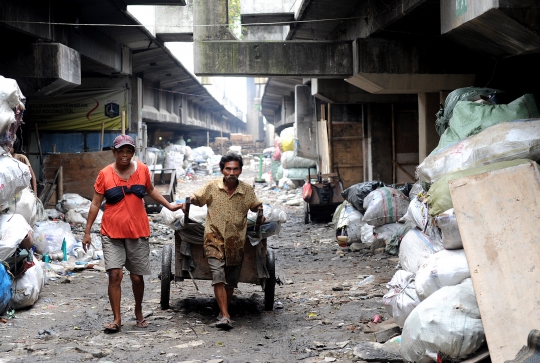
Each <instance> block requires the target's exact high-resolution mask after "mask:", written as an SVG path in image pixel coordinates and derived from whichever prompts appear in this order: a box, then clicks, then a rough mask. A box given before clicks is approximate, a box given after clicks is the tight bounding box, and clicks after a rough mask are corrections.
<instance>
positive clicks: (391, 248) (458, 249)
mask: <svg viewBox="0 0 540 363" xmlns="http://www.w3.org/2000/svg"><path fill="white" fill-rule="evenodd" d="M501 94H502V92H501V91H499V90H492V89H477V88H472V87H467V88H465V89H459V90H456V91H454V92H452V93H450V95H449V96H448V97H447V100H446V103H445V106H444V108H442V109H441V111H439V113H438V114H437V116H438V119H437V131H438V132H439V134H440V135H442V136H441V140H440V143H439V145H438V147H437V148H436V149H435V150H434V151H433V152H432V153H431V154H430V155H429V156H428V157H426V158H425V160H423V161H422V162H421V163H420V165H419V166H418V168H417V171H416V178H417V182H416V183H415V184H414V185H413V186H412V188H410V190H409V191H408V192H407V191H400V190H397V189H396V188H395V187H389V186H386V185H384V183H382V182H380V181H370V182H366V183H360V184H356V185H354V186H352V187H350V188H348V189H347V190H345V191H344V192H343V197H344V198H345V199H346V201H345V202H344V203H343V204H342V205H341V206H339V207H338V208H337V210H336V212H335V215H334V224H335V228H336V239H337V241H338V243H340V244H341V245H344V244H345V245H350V244H352V243H359V242H362V243H373V242H375V241H377V240H379V241H380V242H381V240H382V241H383V242H384V243H381V245H382V246H384V248H385V252H386V253H389V254H392V255H397V256H398V257H399V265H398V266H399V270H398V271H397V272H396V273H395V275H394V277H393V278H392V280H391V281H390V282H389V283H388V284H387V288H388V292H387V293H386V294H385V295H384V297H383V305H384V306H385V308H386V310H387V312H388V313H389V315H391V316H392V317H393V318H394V320H395V322H396V324H398V325H399V326H400V327H402V328H403V330H402V335H401V348H400V353H401V355H402V357H403V359H404V360H405V361H407V362H420V361H422V362H425V361H439V360H440V359H442V358H441V357H444V358H445V359H451V360H461V359H464V358H465V357H467V356H469V355H471V354H473V353H474V352H476V351H477V350H478V349H479V348H480V347H481V346H482V345H484V344H485V340H486V339H485V334H484V329H483V326H482V320H481V317H480V313H479V309H478V304H477V302H476V296H475V292H474V289H473V285H472V280H471V273H470V270H469V266H468V264H467V258H466V255H465V250H464V249H463V243H462V240H461V235H460V231H459V225H458V220H457V218H456V215H455V214H454V210H453V204H452V198H451V195H450V191H449V187H448V182H449V181H451V180H454V179H457V178H461V177H464V176H468V175H475V174H480V173H484V172H487V171H492V170H498V169H503V168H507V167H510V166H515V165H520V164H524V163H528V162H530V161H531V160H533V161H536V162H537V161H539V160H540V151H539V150H540V148H539V146H540V118H538V117H540V113H539V110H538V105H537V104H536V102H535V99H534V97H533V95H524V96H522V97H520V98H518V99H516V100H514V101H513V102H510V103H508V104H496V103H495V101H496V100H498V99H499V100H500V99H501V98H502V97H501ZM480 96H482V97H480ZM475 101H476V102H475ZM381 227H386V228H387V229H388V230H390V232H388V231H387V233H386V234H384V233H381ZM392 231H393V232H392Z"/></svg>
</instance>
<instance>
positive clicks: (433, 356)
mask: <svg viewBox="0 0 540 363" xmlns="http://www.w3.org/2000/svg"><path fill="white" fill-rule="evenodd" d="M484 342H485V334H484V327H483V326H482V320H481V319H480V312H479V310H478V304H477V302H476V297H475V295H474V289H473V286H472V281H471V279H466V280H464V281H463V282H462V283H461V284H459V285H456V286H446V287H443V288H441V289H440V290H438V291H436V292H435V293H434V294H433V295H431V296H430V297H428V298H427V299H426V300H424V301H422V302H421V303H420V305H418V306H417V307H416V308H415V309H414V310H413V311H412V312H411V314H410V315H409V317H408V318H407V320H406V321H405V326H404V327H403V332H402V334H401V348H400V353H401V356H402V357H403V360H404V361H406V362H429V361H434V362H437V355H442V356H445V357H446V358H448V359H450V360H458V361H459V360H461V359H463V358H465V357H466V356H468V355H470V354H472V353H474V352H475V351H477V350H478V348H480V347H481V346H482V345H483V344H484Z"/></svg>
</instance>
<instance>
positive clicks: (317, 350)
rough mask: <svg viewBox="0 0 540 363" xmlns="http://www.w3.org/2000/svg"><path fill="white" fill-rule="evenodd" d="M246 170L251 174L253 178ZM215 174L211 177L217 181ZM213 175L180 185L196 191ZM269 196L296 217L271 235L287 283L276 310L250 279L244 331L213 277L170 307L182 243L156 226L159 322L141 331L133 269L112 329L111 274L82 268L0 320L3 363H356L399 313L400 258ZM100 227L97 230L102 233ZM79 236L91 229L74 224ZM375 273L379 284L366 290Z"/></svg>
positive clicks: (237, 301)
mask: <svg viewBox="0 0 540 363" xmlns="http://www.w3.org/2000/svg"><path fill="white" fill-rule="evenodd" d="M246 174H248V173H246V172H244V175H243V176H245V175H246ZM208 178H210V177H208ZM208 178H204V177H203V178H201V179H199V180H196V181H190V182H185V181H183V182H181V183H179V195H181V196H185V195H188V194H189V193H190V192H191V191H192V190H195V189H197V188H198V187H200V186H201V185H202V184H203V182H204V181H206V180H207V179H208ZM255 188H256V192H257V194H258V195H259V196H260V198H261V199H263V200H264V201H265V202H270V203H271V204H272V205H273V206H275V207H279V208H282V209H283V210H285V211H286V213H287V215H288V220H287V222H286V223H284V224H282V229H281V233H280V234H279V236H273V237H270V238H269V243H268V245H269V247H270V248H271V249H273V250H274V253H275V256H276V260H277V261H276V264H277V266H276V272H277V276H278V280H279V282H280V283H281V285H276V288H275V308H274V310H273V311H264V292H263V291H262V289H261V286H258V285H248V284H240V286H239V289H238V290H237V291H236V293H235V297H234V299H233V305H232V307H231V314H232V318H233V319H234V320H235V327H234V329H232V330H230V331H223V330H220V329H217V328H215V327H214V323H215V317H216V315H217V314H218V308H217V304H216V302H215V300H214V298H213V290H212V289H211V285H210V282H209V281H197V283H198V286H199V288H200V290H201V291H200V292H197V291H196V289H195V287H194V285H193V283H192V282H191V281H188V280H186V281H184V282H176V283H173V284H172V285H171V308H170V309H168V310H161V308H160V305H159V301H160V291H161V289H160V280H159V279H158V273H159V272H160V271H161V251H162V248H163V246H164V245H166V244H173V231H172V230H171V229H169V228H168V227H167V226H165V225H163V224H160V223H159V222H160V220H161V219H160V216H159V215H150V217H151V219H152V222H151V226H152V236H151V242H152V244H151V267H152V275H151V276H146V278H145V282H146V290H145V299H144V304H143V309H144V312H145V315H146V316H147V320H148V321H149V324H150V325H149V326H148V328H146V329H143V328H137V327H136V326H135V319H134V313H133V305H134V300H133V294H132V292H131V284H130V279H129V276H128V275H127V273H126V276H124V280H123V284H122V289H123V290H122V294H123V296H122V314H123V330H122V332H120V333H115V334H106V333H104V331H103V328H102V325H103V323H105V322H109V321H110V320H111V318H112V313H111V310H110V307H109V301H108V296H107V275H106V273H105V272H100V271H95V270H90V269H86V270H82V271H80V272H75V273H73V274H72V275H71V276H65V275H64V276H60V277H58V279H56V280H54V281H49V282H48V283H47V285H45V287H44V289H43V291H42V293H41V295H40V298H39V300H38V301H37V302H36V304H35V305H34V306H32V307H31V308H28V309H26V310H21V311H17V312H16V318H13V319H9V320H8V322H7V323H0V336H1V340H0V363H3V362H44V361H49V362H79V361H96V362H149V361H153V362H212V363H217V362H290V361H300V362H319V361H323V362H324V361H326V362H332V361H335V362H352V361H362V360H365V359H362V358H359V357H358V356H357V355H355V354H353V352H354V347H355V346H356V345H357V344H359V343H360V342H365V341H373V339H374V338H373V334H371V333H370V330H369V329H370V327H371V325H373V323H371V324H368V323H369V322H370V321H372V320H373V318H374V317H375V316H376V315H379V316H380V317H382V320H383V321H384V320H386V319H388V318H389V315H388V314H387V313H386V311H385V309H384V308H383V305H382V302H381V298H382V296H383V295H384V293H385V292H386V287H385V283H386V282H387V281H389V280H390V278H391V277H392V275H393V273H394V272H395V267H396V265H397V259H396V258H392V256H388V255H385V254H376V255H374V254H373V253H372V252H371V251H370V249H369V247H368V246H366V247H365V248H364V249H363V250H361V251H359V252H351V251H349V249H348V248H342V247H339V246H338V244H337V243H336V242H335V237H334V229H333V226H332V225H331V224H329V223H310V224H307V225H306V224H304V212H303V206H288V205H285V204H283V203H282V202H281V201H279V196H282V195H287V193H288V194H295V196H298V193H300V191H299V190H296V191H288V192H286V191H274V189H272V188H270V189H269V188H265V185H263V184H256V186H255ZM94 227H95V231H96V232H97V231H98V229H97V228H96V226H94ZM74 231H75V234H76V236H77V238H80V236H82V234H81V231H82V227H81V226H79V227H75V228H74ZM370 275H374V276H375V277H376V279H375V281H374V283H371V284H368V285H362V286H359V282H360V281H362V280H363V279H364V278H365V277H367V276H370Z"/></svg>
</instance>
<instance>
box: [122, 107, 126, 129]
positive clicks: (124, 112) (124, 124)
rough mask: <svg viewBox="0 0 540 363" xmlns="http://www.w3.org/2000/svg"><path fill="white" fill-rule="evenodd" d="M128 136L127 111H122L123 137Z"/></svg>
mask: <svg viewBox="0 0 540 363" xmlns="http://www.w3.org/2000/svg"><path fill="white" fill-rule="evenodd" d="M125 134H126V111H122V135H125Z"/></svg>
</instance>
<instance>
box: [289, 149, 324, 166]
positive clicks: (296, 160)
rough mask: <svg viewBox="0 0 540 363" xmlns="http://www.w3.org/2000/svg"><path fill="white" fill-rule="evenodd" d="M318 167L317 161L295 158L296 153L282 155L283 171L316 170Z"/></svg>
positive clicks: (290, 152)
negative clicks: (297, 169)
mask: <svg viewBox="0 0 540 363" xmlns="http://www.w3.org/2000/svg"><path fill="white" fill-rule="evenodd" d="M316 165H317V163H316V162H315V160H311V159H306V158H303V157H301V156H295V155H294V151H285V152H283V154H281V166H282V167H283V169H292V168H314V167H315V166H316Z"/></svg>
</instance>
